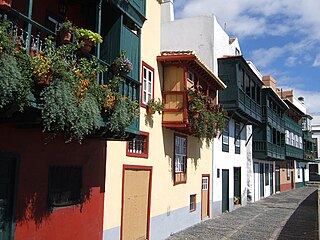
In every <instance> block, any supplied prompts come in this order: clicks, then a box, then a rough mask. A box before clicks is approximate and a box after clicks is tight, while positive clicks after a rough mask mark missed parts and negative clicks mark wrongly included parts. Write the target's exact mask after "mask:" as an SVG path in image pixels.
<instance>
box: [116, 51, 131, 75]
mask: <svg viewBox="0 0 320 240" xmlns="http://www.w3.org/2000/svg"><path fill="white" fill-rule="evenodd" d="M111 70H112V73H113V74H114V75H119V74H128V73H130V72H131V71H132V63H131V62H130V60H129V59H128V58H127V57H126V51H125V50H122V51H121V53H120V57H117V58H116V59H115V60H114V61H113V63H112V64H111Z"/></svg>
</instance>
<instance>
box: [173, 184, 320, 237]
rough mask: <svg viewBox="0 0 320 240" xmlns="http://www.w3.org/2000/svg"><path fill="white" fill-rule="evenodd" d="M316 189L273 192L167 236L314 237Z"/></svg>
mask: <svg viewBox="0 0 320 240" xmlns="http://www.w3.org/2000/svg"><path fill="white" fill-rule="evenodd" d="M316 190H317V188H315V187H303V188H298V189H295V190H292V191H289V192H284V193H279V194H275V195H273V196H270V197H268V198H265V199H263V200H261V201H259V202H256V203H252V204H248V205H247V206H245V207H241V208H238V209H236V210H234V211H232V212H229V213H224V214H222V215H220V216H218V217H214V218H213V219H210V220H207V221H204V222H202V223H200V224H198V225H196V226H193V227H191V228H188V229H186V230H184V231H181V232H179V233H176V234H174V235H172V236H171V237H169V238H168V239H169V240H177V239H219V240H220V239H259V240H261V239H306V240H307V239H308V240H312V239H318V216H317V214H318V202H317V201H318V193H317V191H316Z"/></svg>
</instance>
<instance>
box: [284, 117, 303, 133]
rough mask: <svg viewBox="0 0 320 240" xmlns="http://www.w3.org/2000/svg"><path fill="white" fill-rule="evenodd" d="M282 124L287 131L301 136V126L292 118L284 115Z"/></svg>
mask: <svg viewBox="0 0 320 240" xmlns="http://www.w3.org/2000/svg"><path fill="white" fill-rule="evenodd" d="M284 124H285V129H286V130H289V132H294V133H295V134H298V135H299V136H302V126H301V125H300V124H298V123H296V122H295V121H294V120H292V119H291V118H289V117H287V116H285V118H284Z"/></svg>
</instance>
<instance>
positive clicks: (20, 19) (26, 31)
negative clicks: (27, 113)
mask: <svg viewBox="0 0 320 240" xmlns="http://www.w3.org/2000/svg"><path fill="white" fill-rule="evenodd" d="M4 19H7V20H9V21H10V26H9V28H10V30H11V31H10V32H11V34H12V39H13V41H14V42H16V45H17V46H16V48H17V49H18V48H19V49H18V50H19V51H25V53H26V54H28V55H31V56H34V55H36V54H38V53H42V52H44V51H45V50H46V46H45V38H47V37H48V36H52V38H53V39H54V40H55V39H56V34H55V33H54V32H52V31H50V30H49V29H47V28H46V27H44V26H42V25H41V24H39V23H37V22H35V21H34V20H32V19H29V18H28V17H26V16H25V15H23V14H21V13H20V12H18V11H16V10H14V9H11V11H10V14H8V15H5V16H4ZM0 20H1V21H2V19H0ZM21 26H27V27H26V28H23V27H21ZM92 56H93V55H88V56H87V57H88V58H89V59H90V58H91V57H92ZM70 58H77V54H76V53H75V54H74V56H71V55H70ZM97 60H98V62H99V64H100V65H103V66H106V67H109V66H108V64H107V63H106V62H104V61H102V60H101V59H97ZM136 67H138V66H136ZM0 71H1V69H0ZM112 76H113V75H112V73H111V70H108V71H106V72H103V73H100V74H98V76H97V82H98V83H99V84H101V85H105V84H109V83H110V80H111V79H112ZM122 78H123V79H124V81H122V82H121V83H120V86H119V93H120V94H121V95H122V96H124V97H126V98H128V99H131V100H132V101H138V102H139V98H140V94H139V93H140V83H139V82H137V81H136V80H135V79H132V78H131V76H125V75H123V76H122ZM32 101H35V97H32V96H30V102H31V106H33V107H37V106H39V105H37V104H36V103H33V104H32ZM104 126H105V122H104V121H101V127H104ZM103 132H104V133H105V132H106V131H105V130H104V131H103ZM126 132H127V133H132V134H138V133H139V119H136V120H135V121H134V122H133V123H132V124H131V125H130V126H129V127H127V128H126Z"/></svg>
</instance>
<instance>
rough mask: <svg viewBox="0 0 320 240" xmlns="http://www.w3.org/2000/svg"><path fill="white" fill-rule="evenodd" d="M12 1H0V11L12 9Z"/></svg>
mask: <svg viewBox="0 0 320 240" xmlns="http://www.w3.org/2000/svg"><path fill="white" fill-rule="evenodd" d="M11 4H12V0H0V9H8V8H11Z"/></svg>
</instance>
